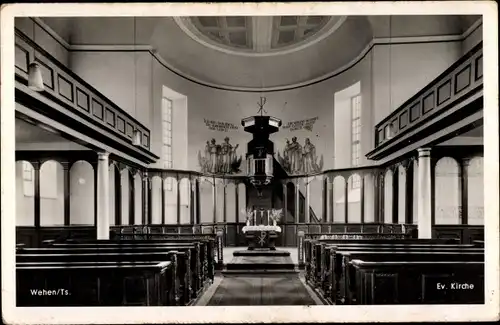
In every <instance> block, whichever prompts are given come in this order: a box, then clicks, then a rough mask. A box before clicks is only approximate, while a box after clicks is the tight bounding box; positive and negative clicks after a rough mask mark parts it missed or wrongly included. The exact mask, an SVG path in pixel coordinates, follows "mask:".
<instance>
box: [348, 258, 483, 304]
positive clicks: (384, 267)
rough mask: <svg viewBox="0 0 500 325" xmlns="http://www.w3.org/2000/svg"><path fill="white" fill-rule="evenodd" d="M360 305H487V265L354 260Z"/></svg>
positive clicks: (466, 262)
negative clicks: (485, 290) (485, 275)
mask: <svg viewBox="0 0 500 325" xmlns="http://www.w3.org/2000/svg"><path fill="white" fill-rule="evenodd" d="M350 263H351V265H352V266H353V268H355V270H356V278H357V284H358V285H357V287H356V297H357V301H356V303H357V304H362V305H383V304H464V305H465V304H484V302H485V295H484V262H480V261H460V262H458V261H433V262H429V261H364V260H352V261H351V262H350Z"/></svg>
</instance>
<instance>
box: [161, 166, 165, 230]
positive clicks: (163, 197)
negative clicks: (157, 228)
mask: <svg viewBox="0 0 500 325" xmlns="http://www.w3.org/2000/svg"><path fill="white" fill-rule="evenodd" d="M161 176H162V177H161V193H160V195H161V197H160V202H161V224H162V225H164V224H165V203H166V202H165V180H164V179H163V175H161Z"/></svg>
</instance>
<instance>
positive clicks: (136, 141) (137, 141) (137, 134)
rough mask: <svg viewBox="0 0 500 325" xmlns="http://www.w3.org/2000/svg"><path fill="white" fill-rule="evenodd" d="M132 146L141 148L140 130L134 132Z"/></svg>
mask: <svg viewBox="0 0 500 325" xmlns="http://www.w3.org/2000/svg"><path fill="white" fill-rule="evenodd" d="M132 144H133V145H134V146H140V145H141V132H140V131H139V130H138V129H135V130H134V136H133V138H132Z"/></svg>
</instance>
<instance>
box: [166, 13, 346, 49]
mask: <svg viewBox="0 0 500 325" xmlns="http://www.w3.org/2000/svg"><path fill="white" fill-rule="evenodd" d="M253 18H257V19H259V18H261V19H262V21H263V20H264V19H267V18H270V19H272V18H273V17H260V16H256V17H253ZM346 19H347V16H336V17H334V16H332V17H329V18H328V21H327V22H326V24H324V26H322V27H321V28H320V29H319V30H318V31H316V32H315V33H313V35H311V36H306V37H304V38H302V39H301V40H299V41H297V42H293V43H292V44H290V45H286V46H282V47H278V48H271V47H265V48H264V49H261V48H260V49H255V48H253V49H249V48H245V47H243V46H242V47H240V48H238V47H235V46H228V45H226V44H223V43H222V42H217V41H215V40H214V39H212V38H210V37H208V36H207V35H206V34H205V33H203V32H202V31H200V29H199V27H197V26H196V25H195V24H194V23H193V18H191V17H174V21H175V23H176V24H177V25H178V26H179V28H180V29H181V30H182V31H183V32H184V33H186V34H187V35H188V36H189V37H191V38H192V39H193V40H195V41H196V42H198V43H200V44H202V45H204V46H206V47H209V48H211V49H213V50H217V51H220V52H223V53H226V54H233V55H240V56H249V57H266V56H275V55H283V54H290V53H293V52H296V51H300V50H303V49H305V48H308V47H310V46H312V45H314V44H316V43H318V42H320V41H322V40H323V39H325V38H327V37H328V36H330V35H331V34H332V33H334V32H335V31H336V30H337V29H338V28H339V27H340V26H341V25H342V24H343V23H344V22H345V21H346ZM264 24H265V23H264ZM271 24H272V22H271ZM252 25H253V26H251V27H250V28H252V29H253V31H257V30H259V29H260V30H259V35H268V36H269V38H271V37H272V36H273V35H272V31H264V30H262V28H261V27H260V26H262V24H259V23H257V24H256V23H255V22H252ZM259 25H260V26H259ZM270 27H272V25H271V26H270ZM264 29H266V27H264ZM253 34H254V35H252V36H251V37H253V39H254V41H255V38H256V36H255V34H257V33H255V32H254V33H253Z"/></svg>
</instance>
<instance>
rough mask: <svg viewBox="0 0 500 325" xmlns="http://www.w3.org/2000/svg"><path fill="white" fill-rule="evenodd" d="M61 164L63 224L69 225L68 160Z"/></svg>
mask: <svg viewBox="0 0 500 325" xmlns="http://www.w3.org/2000/svg"><path fill="white" fill-rule="evenodd" d="M62 166H63V193H64V225H65V226H69V225H70V223H71V220H70V211H71V210H70V206H69V205H70V193H69V191H70V188H69V186H70V179H69V166H70V164H69V163H68V162H64V163H62Z"/></svg>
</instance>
